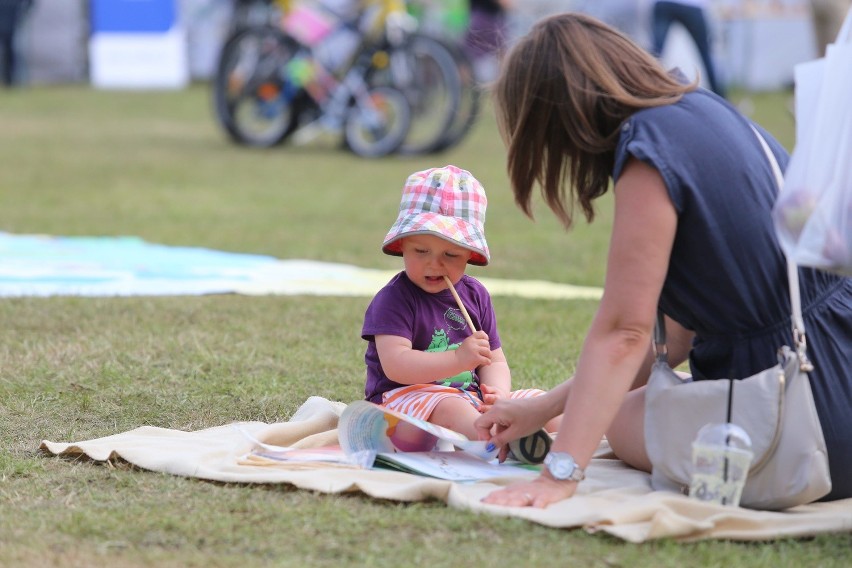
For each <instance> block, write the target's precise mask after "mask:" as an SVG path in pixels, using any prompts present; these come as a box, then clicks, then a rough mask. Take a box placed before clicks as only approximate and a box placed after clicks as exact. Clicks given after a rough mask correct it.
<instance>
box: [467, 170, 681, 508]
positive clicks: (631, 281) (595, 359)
mask: <svg viewBox="0 0 852 568" xmlns="http://www.w3.org/2000/svg"><path fill="white" fill-rule="evenodd" d="M676 228H677V213H676V211H675V209H674V206H673V204H672V202H671V200H670V199H669V196H668V193H667V191H666V188H665V185H664V183H663V180H662V178H661V177H660V174H659V173H658V172H657V171H656V170H655V169H653V168H652V167H650V166H648V165H647V164H644V163H642V162H640V161H638V160H635V159H632V160H630V161H629V162H628V164H627V165H626V166H625V169H624V173H623V175H622V176H621V178H620V179H619V181H618V183H617V184H616V186H615V219H614V223H613V232H612V239H611V242H610V250H609V255H608V259H607V276H606V281H605V283H604V294H603V297H602V298H601V303H600V306H599V307H598V311H597V313H596V314H595V317H594V319H593V321H592V325H591V327H590V329H589V332H588V334H587V336H586V340H585V342H584V343H583V348H582V350H581V353H580V358H579V361H578V363H577V371H576V373H575V376H574V379H573V380H572V381H571V386H570V396H567V395H566V397H565V398H566V402H565V407H564V415H563V418H562V425H561V427H560V429H559V433H558V435H557V437H556V440H555V441H554V443H553V448H552V450H553V451H556V452H567V453H569V454H571V455H572V456H573V457H574V459H575V460H576V461H577V463H578V464H579V465H580V467H586V465H588V463H589V461H590V460H591V458H592V455H593V453H594V452H595V450H596V449H597V448H598V445H599V443H600V440H601V438H602V437H603V435H604V433H605V432H606V431H607V429H608V428H609V427H610V425H611V424H612V422H613V421H614V419H615V417H616V415H617V414H618V412H619V409H620V407H621V405H622V402H623V401H624V399H625V395H626V394H627V392H628V391H629V390H630V389H631V388H632V386H633V385H634V383H635V382H637V377H639V376H640V371H641V370H642V367H643V365H644V364H646V362H647V357H648V353H649V345H650V343H651V335H652V329H653V325H654V320H655V316H656V311H657V302H658V300H659V296H660V291H661V289H662V286H663V281H664V279H665V276H666V272H667V270H668V264H669V257H670V255H671V249H672V244H673V242H674V235H675V230H676ZM562 392H563V393H565V392H566V391H562ZM477 425H478V426H479V425H480V424H477ZM640 427H641V425H640V424H637V428H640ZM492 441H494V443H496V444H502V443H505V442H508V439H502V438H501V434H498V435H497V436H495V438H494V439H492ZM642 451H644V449H643V450H642ZM575 489H576V482H572V481H555V480H553V478H552V477H550V475H549V473H547V472H544V473H542V475H541V476H540V477H539V478H538V479H537V480H536V481H535V482H532V483H526V484H519V485H518V486H517V487H516V486H510V487H508V488H506V489H504V490H502V491H498V492H495V493H492V494H491V495H490V496H489V497H487V498H486V501H487V502H490V503H500V504H506V505H529V504H533V505H535V506H539V507H544V506H546V505H548V504H550V503H552V502H554V501H558V500H560V499H565V498H567V497H570V496H571V495H572V494H573V493H574V490H575Z"/></svg>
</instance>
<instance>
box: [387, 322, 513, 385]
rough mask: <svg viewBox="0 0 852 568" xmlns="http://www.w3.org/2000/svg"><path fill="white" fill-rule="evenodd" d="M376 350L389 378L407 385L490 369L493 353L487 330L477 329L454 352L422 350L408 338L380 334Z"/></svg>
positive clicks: (431, 381)
mask: <svg viewBox="0 0 852 568" xmlns="http://www.w3.org/2000/svg"><path fill="white" fill-rule="evenodd" d="M376 351H377V352H378V354H379V361H381V364H382V369H383V370H384V372H385V374H386V375H387V376H388V378H389V379H391V380H393V381H396V382H397V383H400V384H403V385H417V384H424V383H433V382H435V381H440V380H443V379H446V378H447V377H454V376H456V375H458V374H459V373H462V372H464V371H472V370H473V369H476V368H477V367H483V366H484V367H483V369H486V368H488V366H489V364H490V363H491V356H492V351H491V347H490V345H489V344H488V335H487V334H486V333H485V332H484V331H477V332H476V333H474V334H473V335H471V336H470V337H468V338H467V339H465V340H464V341H463V342H462V344H461V345H459V348H458V349H454V350H452V351H418V350H416V349H412V348H411V341H409V340H408V339H406V338H404V337H399V336H397V335H377V336H376ZM504 361H505V358H504ZM479 372H480V374H481V373H482V370H480V371H479Z"/></svg>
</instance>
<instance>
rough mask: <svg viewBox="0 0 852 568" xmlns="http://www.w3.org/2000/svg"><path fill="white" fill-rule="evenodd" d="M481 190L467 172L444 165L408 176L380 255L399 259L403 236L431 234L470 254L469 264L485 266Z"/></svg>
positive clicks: (483, 210)
mask: <svg viewBox="0 0 852 568" xmlns="http://www.w3.org/2000/svg"><path fill="white" fill-rule="evenodd" d="M487 204H488V200H487V199H486V198H485V189H484V188H483V187H482V184H481V183H479V182H478V181H477V180H476V178H475V177H473V176H472V175H471V174H470V172H468V171H466V170H463V169H461V168H457V167H456V166H444V167H443V168H432V169H429V170H424V171H421V172H416V173H413V174H411V175H410V176H408V180H406V182H405V186H404V187H403V188H402V202H401V203H400V204H399V216H398V217H397V218H396V222H395V223H394V224H393V226H392V227H391V228H390V231H388V234H387V236H386V237H385V241H384V243H383V244H382V252H384V253H385V254H390V255H393V256H402V242H401V239H402V238H403V237H407V236H411V235H435V236H437V237H441V238H442V239H446V240H448V241H450V242H452V243H455V244H458V245H460V246H462V247H464V248H466V249H469V250H471V251H472V252H473V255H472V256H471V257H470V260H469V261H468V262H469V263H470V264H476V265H478V266H485V265H486V264H488V261H489V259H490V258H491V257H490V254H489V252H488V244H487V243H486V242H485V206H486V205H487Z"/></svg>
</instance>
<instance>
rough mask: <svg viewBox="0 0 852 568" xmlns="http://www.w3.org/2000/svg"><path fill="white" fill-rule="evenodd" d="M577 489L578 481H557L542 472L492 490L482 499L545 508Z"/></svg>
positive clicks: (499, 503)
mask: <svg viewBox="0 0 852 568" xmlns="http://www.w3.org/2000/svg"><path fill="white" fill-rule="evenodd" d="M576 490H577V482H576V481H556V480H555V479H553V478H551V477H549V476H547V475H546V474H542V475H540V476H538V477H537V478H535V479H534V480H532V481H524V482H521V483H513V484H512V485H509V486H507V487H504V488H502V489H497V490H496V491H492V492H491V493H489V494H488V495H487V496H486V497H484V498H483V499H482V502H483V503H488V504H489V505H503V506H506V507H536V508H538V509H544V508H545V507H547V506H548V505H550V504H551V503H556V502H557V501H562V500H563V499H568V498H569V497H571V496H572V495H574V492H575V491H576Z"/></svg>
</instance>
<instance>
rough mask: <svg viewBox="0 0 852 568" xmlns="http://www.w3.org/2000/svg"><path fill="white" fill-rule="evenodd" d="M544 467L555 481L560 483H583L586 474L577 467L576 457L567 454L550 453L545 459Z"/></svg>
mask: <svg viewBox="0 0 852 568" xmlns="http://www.w3.org/2000/svg"><path fill="white" fill-rule="evenodd" d="M544 466H545V467H546V468H547V471H549V472H550V475H552V476H553V479H556V480H559V481H566V480H568V481H583V480H584V479H586V472H584V471H583V468H581V467H580V466H578V465H577V462H576V461H575V460H574V457H573V456H572V455H571V454H567V453H565V452H550V453H548V454H547V456H545V458H544Z"/></svg>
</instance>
